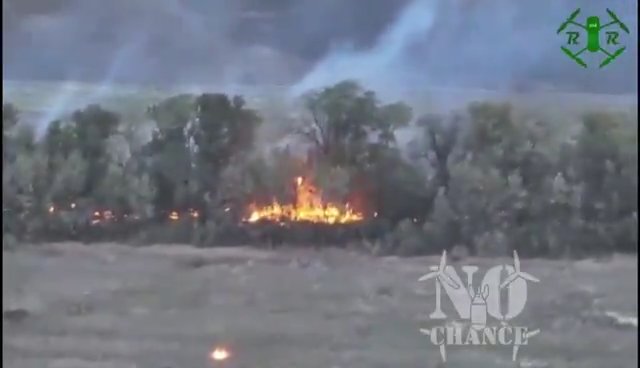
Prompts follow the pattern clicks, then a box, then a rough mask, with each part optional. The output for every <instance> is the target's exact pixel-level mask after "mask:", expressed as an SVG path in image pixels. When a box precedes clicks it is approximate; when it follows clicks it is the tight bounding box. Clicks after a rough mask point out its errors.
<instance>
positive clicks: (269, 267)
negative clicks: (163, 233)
mask: <svg viewBox="0 0 640 368" xmlns="http://www.w3.org/2000/svg"><path fill="white" fill-rule="evenodd" d="M438 261H439V257H422V258H412V259H399V258H373V257H370V256H366V255H361V254H355V253H350V252H347V251H341V250H335V249H334V250H323V251H313V250H291V249H289V250H284V249H283V250H276V251H261V250H255V249H248V248H233V249H229V248H220V249H195V248H191V247H187V246H180V245H175V246H153V247H145V248H132V247H126V246H122V245H117V244H92V245H88V246H84V245H80V244H70V243H65V244H48V245H46V246H43V245H40V246H22V247H20V248H19V249H18V250H14V251H5V252H3V262H2V263H3V285H2V294H3V311H4V313H3V316H4V318H3V330H2V334H3V344H2V350H3V366H5V367H10V368H19V367H26V368H35V367H56V368H80V367H83V368H84V367H87V368H98V367H100V368H103V367H149V368H169V367H171V368H189V367H194V368H205V367H210V368H215V367H224V368H316V367H318V368H320V367H322V368H338V367H340V368H351V367H352V368H360V367H362V368H376V367H380V368H383V367H387V368H391V367H393V368H401V367H416V368H418V367H419V368H429V367H440V366H446V367H472V368H500V367H531V368H533V367H539V368H542V367H550V368H551V367H554V368H559V367H580V368H589V367H593V368H603V367H606V368H617V367H624V368H627V367H636V366H637V364H638V350H637V344H638V337H637V333H638V331H637V313H638V304H637V296H638V295H637V281H636V280H637V271H638V268H637V258H636V257H635V256H634V257H630V256H615V257H612V258H610V259H603V260H585V261H571V262H569V261H548V260H523V261H522V268H523V270H525V271H526V272H528V273H530V274H533V275H535V276H536V277H538V278H539V279H540V282H539V283H537V284H529V294H528V302H527V305H526V307H525V310H524V312H523V314H522V315H520V316H518V317H517V318H518V321H519V322H521V324H525V325H529V326H533V327H535V328H539V329H540V330H541V332H540V334H539V335H537V336H535V337H533V338H532V339H531V341H530V343H529V345H527V346H523V347H522V348H521V349H520V353H519V358H520V360H519V361H518V362H516V363H513V362H512V361H511V348H510V347H505V346H498V347H496V346H491V347H483V348H478V347H449V348H448V350H447V355H448V356H447V363H446V365H442V364H441V363H440V354H439V350H438V348H437V347H435V346H433V345H431V343H430V341H429V340H428V338H427V337H426V336H423V335H421V334H420V332H419V328H421V327H424V326H428V325H430V324H431V325H433V321H430V320H429V314H430V313H431V312H432V311H433V310H434V307H435V289H436V288H435V282H433V281H428V282H418V281H417V280H418V278H419V277H420V276H422V275H423V274H424V273H426V272H428V268H429V266H431V265H435V264H437V263H438ZM502 263H506V264H511V263H512V260H511V259H508V258H505V259H465V260H462V261H460V262H459V263H457V264H454V265H455V266H456V267H457V268H458V267H459V266H461V265H462V264H475V265H478V266H480V267H481V269H482V268H484V269H488V268H490V267H492V266H494V265H497V264H502ZM458 269H459V268H458ZM443 304H445V302H444V301H443ZM454 315H455V314H450V316H451V317H452V318H453V316H454ZM450 322H453V321H450ZM216 345H222V346H225V347H226V348H228V349H229V350H230V352H231V354H232V355H231V357H230V358H229V359H228V360H226V361H225V362H224V365H220V364H219V362H213V361H212V360H211V359H210V358H209V355H210V352H211V350H212V347H214V346H216ZM216 364H217V365H216Z"/></svg>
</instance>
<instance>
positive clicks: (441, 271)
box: [418, 250, 460, 290]
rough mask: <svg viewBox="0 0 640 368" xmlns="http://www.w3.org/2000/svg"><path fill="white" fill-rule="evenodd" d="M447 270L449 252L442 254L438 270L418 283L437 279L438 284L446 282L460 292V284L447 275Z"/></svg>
mask: <svg viewBox="0 0 640 368" xmlns="http://www.w3.org/2000/svg"><path fill="white" fill-rule="evenodd" d="M446 268H447V251H446V250H445V251H443V252H442V257H441V258H440V264H439V265H438V268H437V269H436V270H435V271H433V272H429V273H428V274H426V275H424V276H422V277H421V278H419V279H418V281H427V280H430V279H432V278H434V277H435V279H436V280H438V282H444V283H445V284H447V285H449V286H451V287H452V288H453V289H454V290H458V289H459V288H460V284H458V283H457V282H456V281H455V280H454V279H452V278H451V276H449V275H447V273H446V271H445V269H446Z"/></svg>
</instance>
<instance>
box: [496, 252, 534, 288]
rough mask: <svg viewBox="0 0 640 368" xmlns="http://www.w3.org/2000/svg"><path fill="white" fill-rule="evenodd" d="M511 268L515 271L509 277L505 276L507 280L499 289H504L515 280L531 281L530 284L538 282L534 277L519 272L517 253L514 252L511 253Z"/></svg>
mask: <svg viewBox="0 0 640 368" xmlns="http://www.w3.org/2000/svg"><path fill="white" fill-rule="evenodd" d="M513 268H514V269H515V270H514V271H513V272H512V273H511V274H509V276H507V278H506V279H505V280H504V281H503V282H502V283H501V284H500V289H504V288H506V287H507V286H509V285H510V284H511V283H512V282H514V281H516V280H517V279H524V280H526V281H531V282H539V281H540V280H538V279H537V278H535V277H534V276H532V275H529V274H528V273H526V272H522V271H520V259H519V258H518V252H517V251H515V250H514V251H513Z"/></svg>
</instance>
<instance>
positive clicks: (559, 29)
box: [556, 8, 582, 34]
mask: <svg viewBox="0 0 640 368" xmlns="http://www.w3.org/2000/svg"><path fill="white" fill-rule="evenodd" d="M578 14H580V8H578V9H576V10H575V11H574V12H573V13H571V15H570V16H569V18H567V20H565V21H564V23H562V24H561V25H560V28H558V31H557V32H556V33H557V34H560V32H562V31H564V29H565V28H567V26H568V25H569V24H572V23H574V20H575V19H576V17H577V16H578ZM580 26H582V25H580Z"/></svg>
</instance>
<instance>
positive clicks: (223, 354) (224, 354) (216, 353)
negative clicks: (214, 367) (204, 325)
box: [211, 347, 231, 361]
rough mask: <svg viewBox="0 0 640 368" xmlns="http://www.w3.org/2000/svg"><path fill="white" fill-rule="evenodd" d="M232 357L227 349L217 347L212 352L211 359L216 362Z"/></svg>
mask: <svg viewBox="0 0 640 368" xmlns="http://www.w3.org/2000/svg"><path fill="white" fill-rule="evenodd" d="M230 356H231V354H230V353H229V351H228V350H227V349H225V348H220V347H217V348H215V349H214V350H213V351H212V352H211V359H213V360H215V361H222V360H227V359H229V357H230Z"/></svg>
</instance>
